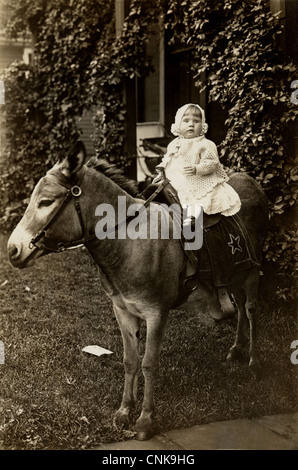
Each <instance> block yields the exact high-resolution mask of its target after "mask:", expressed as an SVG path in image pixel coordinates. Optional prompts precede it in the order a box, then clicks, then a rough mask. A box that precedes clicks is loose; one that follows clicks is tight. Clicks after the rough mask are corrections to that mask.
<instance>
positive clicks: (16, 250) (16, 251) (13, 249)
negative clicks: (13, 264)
mask: <svg viewBox="0 0 298 470" xmlns="http://www.w3.org/2000/svg"><path fill="white" fill-rule="evenodd" d="M20 254H21V247H18V246H17V245H9V246H8V255H9V257H10V259H18V258H19V256H20Z"/></svg>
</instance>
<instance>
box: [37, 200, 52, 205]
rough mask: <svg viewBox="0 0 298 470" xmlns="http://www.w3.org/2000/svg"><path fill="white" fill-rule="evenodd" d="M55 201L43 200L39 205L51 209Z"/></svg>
mask: <svg viewBox="0 0 298 470" xmlns="http://www.w3.org/2000/svg"><path fill="white" fill-rule="evenodd" d="M53 202H54V201H52V200H51V199H42V200H41V201H40V202H39V203H38V207H49V206H50V205H51V204H53Z"/></svg>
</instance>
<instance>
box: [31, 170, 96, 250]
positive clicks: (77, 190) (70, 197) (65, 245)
mask: <svg viewBox="0 0 298 470" xmlns="http://www.w3.org/2000/svg"><path fill="white" fill-rule="evenodd" d="M84 175H85V169H84V170H83V172H82V177H81V181H80V182H79V184H78V185H77V184H74V185H73V186H71V185H67V184H65V183H64V182H62V181H60V180H59V179H57V178H56V177H55V176H54V175H51V174H47V175H46V176H44V178H46V179H51V180H53V181H54V182H55V183H56V184H58V185H59V186H63V187H64V188H66V189H67V192H66V194H65V196H64V198H63V200H62V202H61V204H60V206H59V207H58V208H57V210H56V211H55V212H54V214H53V215H52V217H51V218H50V220H49V221H48V222H47V223H46V225H45V226H44V227H43V228H42V229H41V230H40V231H39V232H38V233H37V234H36V235H35V237H33V238H32V239H31V241H30V244H29V248H30V249H33V248H34V247H35V248H38V249H41V248H44V249H46V250H48V251H52V252H54V253H60V252H62V251H65V250H69V249H74V248H79V247H81V246H83V245H85V243H87V242H88V241H91V240H94V239H95V238H96V235H95V233H92V234H91V235H88V236H84V234H85V224H84V219H83V215H82V211H81V206H80V203H79V197H80V196H81V194H82V189H81V184H82V181H83V178H84ZM70 201H73V203H74V207H75V209H76V212H77V214H78V218H79V221H80V225H81V229H82V238H80V239H77V240H72V241H70V242H59V241H56V240H52V239H49V238H47V237H46V233H47V230H48V229H49V228H50V227H51V226H52V225H53V223H54V222H55V221H56V220H57V218H58V217H59V215H60V214H61V213H62V212H63V210H64V209H65V207H66V205H67V204H68V203H69V202H70ZM41 240H42V243H39V245H37V243H38V242H40V241H41Z"/></svg>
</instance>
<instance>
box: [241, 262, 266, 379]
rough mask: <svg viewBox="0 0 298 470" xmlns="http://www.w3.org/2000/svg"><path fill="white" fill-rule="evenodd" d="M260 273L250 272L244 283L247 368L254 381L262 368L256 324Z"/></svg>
mask: <svg viewBox="0 0 298 470" xmlns="http://www.w3.org/2000/svg"><path fill="white" fill-rule="evenodd" d="M259 280H260V271H259V270H258V269H257V268H256V269H254V270H252V271H251V273H250V275H249V276H248V278H247V279H246V282H245V285H244V287H245V291H246V302H245V311H246V315H247V318H248V321H249V331H250V338H249V368H250V370H251V372H252V373H253V375H254V376H255V377H256V379H260V378H261V376H262V366H261V363H260V360H259V352H258V345H257V334H258V331H257V326H258V325H257V323H258V315H259V305H258V290H259Z"/></svg>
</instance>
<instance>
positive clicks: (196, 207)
mask: <svg viewBox="0 0 298 470" xmlns="http://www.w3.org/2000/svg"><path fill="white" fill-rule="evenodd" d="M182 207H183V211H184V218H183V225H184V226H185V225H191V223H192V222H193V223H194V222H195V220H198V219H199V218H200V217H202V214H203V207H202V206H201V205H200V204H183V206H182Z"/></svg>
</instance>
